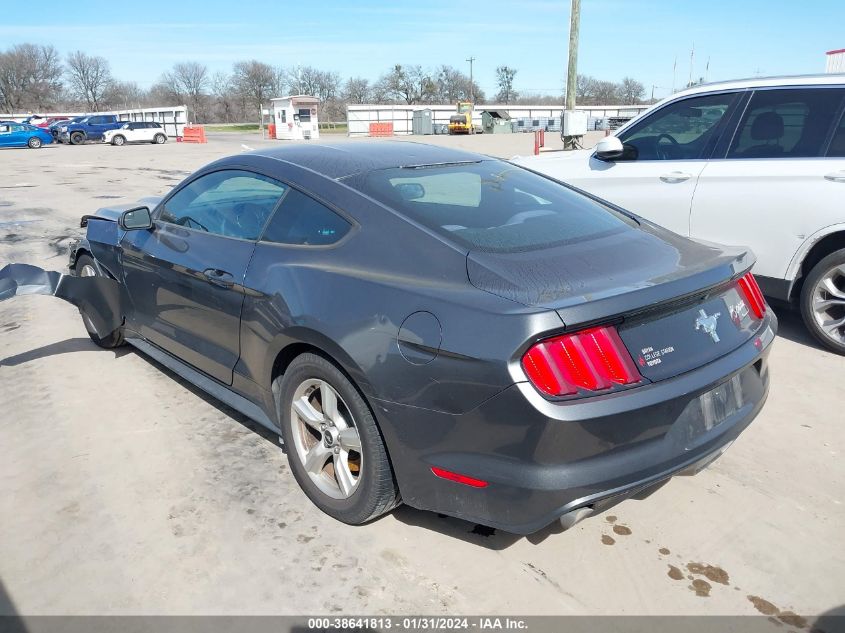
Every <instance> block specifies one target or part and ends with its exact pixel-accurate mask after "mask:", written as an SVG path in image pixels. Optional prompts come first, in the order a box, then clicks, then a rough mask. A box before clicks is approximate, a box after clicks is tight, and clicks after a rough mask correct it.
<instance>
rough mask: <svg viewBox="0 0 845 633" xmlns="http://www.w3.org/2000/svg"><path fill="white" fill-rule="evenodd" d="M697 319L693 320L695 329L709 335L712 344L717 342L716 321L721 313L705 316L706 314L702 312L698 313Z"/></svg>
mask: <svg viewBox="0 0 845 633" xmlns="http://www.w3.org/2000/svg"><path fill="white" fill-rule="evenodd" d="M698 314H699V316H698V318H697V319H696V320H695V329H696V330H704V331H705V332H706V333H707V334H709V335H710V338H712V339H713V342H714V343H718V342H719V335H718V334H716V320H717V319H718V318H719V317H720V316H722V313H721V312H717V313H716V314H711V315H710V316H707V313H706V312H705V311H704V310H699V311H698Z"/></svg>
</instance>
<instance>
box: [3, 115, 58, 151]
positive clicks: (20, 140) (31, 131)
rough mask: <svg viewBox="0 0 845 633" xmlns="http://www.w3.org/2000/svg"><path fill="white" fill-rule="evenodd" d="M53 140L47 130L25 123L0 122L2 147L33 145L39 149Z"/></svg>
mask: <svg viewBox="0 0 845 633" xmlns="http://www.w3.org/2000/svg"><path fill="white" fill-rule="evenodd" d="M52 142H53V137H52V135H51V134H50V133H49V132H47V131H46V130H43V129H41V128H40V127H35V126H34V125H26V124H25V123H12V122H9V121H6V122H2V123H0V147H31V148H32V149H38V148H39V147H41V146H42V145H49V144H50V143H52Z"/></svg>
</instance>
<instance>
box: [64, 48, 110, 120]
mask: <svg viewBox="0 0 845 633" xmlns="http://www.w3.org/2000/svg"><path fill="white" fill-rule="evenodd" d="M67 77H68V83H69V84H70V87H71V90H72V91H73V92H74V93H75V94H76V96H77V97H78V98H79V99H81V100H82V101H84V102H85V103H86V104H87V105H88V109H89V110H91V111H93V112H97V111H99V109H100V102H101V101H103V97H104V96H105V95H106V92H107V91H108V90H109V88H110V86H111V84H112V81H113V79H112V75H111V70H110V69H109V63H108V61H107V60H106V59H105V58H103V57H98V56H96V55H86V54H85V53H83V52H82V51H76V52H74V53H70V54H69V55H68V56H67Z"/></svg>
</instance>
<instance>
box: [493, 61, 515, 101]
mask: <svg viewBox="0 0 845 633" xmlns="http://www.w3.org/2000/svg"><path fill="white" fill-rule="evenodd" d="M516 73H517V70H516V68H511V67H510V66H499V67H498V68H496V84H497V85H498V86H499V94H497V95H496V101H500V102H501V101H504V102H505V103H510V102H511V100H513V99H516V98H517V97H518V96H519V95H518V94H517V92H516V91H515V90H514V89H513V79H514V77H515V76H516Z"/></svg>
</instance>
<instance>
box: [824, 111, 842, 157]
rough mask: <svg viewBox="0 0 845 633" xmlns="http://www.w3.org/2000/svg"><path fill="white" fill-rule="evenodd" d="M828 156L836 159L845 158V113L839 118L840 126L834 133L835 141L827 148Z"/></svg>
mask: <svg viewBox="0 0 845 633" xmlns="http://www.w3.org/2000/svg"><path fill="white" fill-rule="evenodd" d="M827 155H828V156H831V157H836V158H845V112H843V113H842V116H841V117H840V118H839V125H838V126H837V128H836V131H835V132H834V133H833V140H831V141H830V147H828V148H827Z"/></svg>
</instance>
